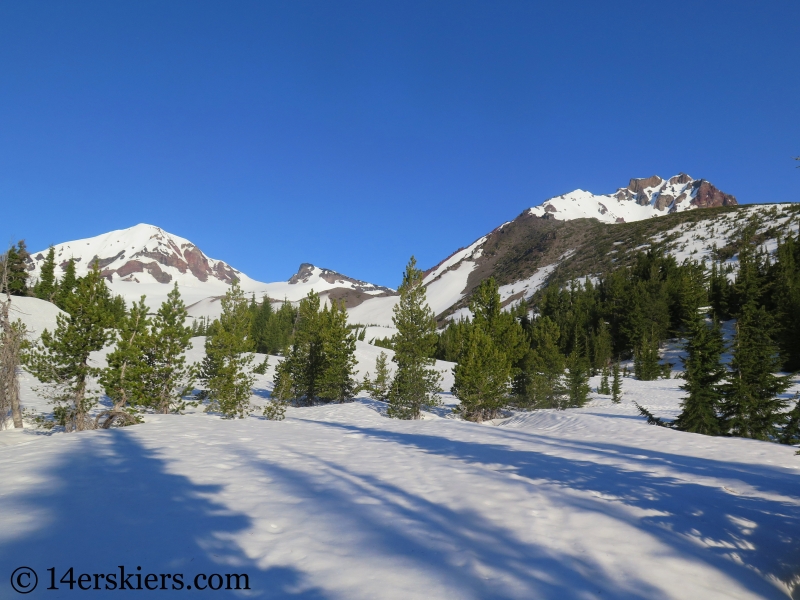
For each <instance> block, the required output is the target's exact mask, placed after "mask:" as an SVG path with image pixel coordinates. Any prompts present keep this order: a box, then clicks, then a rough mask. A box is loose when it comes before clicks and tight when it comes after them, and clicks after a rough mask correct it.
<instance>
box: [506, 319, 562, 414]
mask: <svg viewBox="0 0 800 600" xmlns="http://www.w3.org/2000/svg"><path fill="white" fill-rule="evenodd" d="M559 337H560V332H559V327H558V324H557V323H556V322H555V321H553V320H552V319H550V318H549V317H547V316H543V317H539V318H538V319H536V320H535V321H534V323H533V325H532V327H531V344H532V348H531V349H530V350H529V351H528V353H527V355H526V356H525V359H524V360H523V364H522V372H521V374H520V375H519V376H518V377H517V378H516V379H515V382H514V394H515V396H516V402H517V404H518V405H519V406H520V407H522V408H564V407H566V405H567V402H568V391H567V389H566V387H565V384H564V372H565V368H566V358H565V357H564V355H563V354H562V353H561V351H560V350H559Z"/></svg>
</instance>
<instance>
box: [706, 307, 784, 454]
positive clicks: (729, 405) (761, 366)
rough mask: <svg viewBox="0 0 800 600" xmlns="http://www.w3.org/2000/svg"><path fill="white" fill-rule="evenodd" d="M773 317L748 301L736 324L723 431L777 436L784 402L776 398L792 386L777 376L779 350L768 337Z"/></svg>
mask: <svg viewBox="0 0 800 600" xmlns="http://www.w3.org/2000/svg"><path fill="white" fill-rule="evenodd" d="M772 329H773V323H772V319H771V318H770V315H769V314H768V313H767V311H766V310H765V308H764V307H763V306H762V307H756V306H755V301H750V302H748V303H747V304H745V306H744V307H743V308H742V312H741V314H740V316H739V319H738V321H737V324H736V335H735V337H734V341H733V348H732V350H733V358H732V360H731V365H730V366H731V373H730V375H729V378H728V383H727V384H726V385H725V386H724V387H723V401H722V417H723V422H724V426H723V433H730V434H731V435H734V436H738V437H748V438H754V439H757V440H772V439H775V438H777V437H778V436H779V434H780V431H779V427H780V425H782V424H783V421H784V419H785V415H784V414H783V410H784V408H785V406H786V401H785V400H782V399H781V398H778V397H777V396H778V395H779V394H782V393H783V392H785V391H786V390H787V389H788V388H789V386H790V385H791V377H790V376H779V375H775V373H776V372H777V371H778V370H779V369H780V357H779V355H778V349H777V346H776V345H775V343H774V342H773V340H772V339H771V337H770V333H771V331H772Z"/></svg>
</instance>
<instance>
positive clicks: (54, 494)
mask: <svg viewBox="0 0 800 600" xmlns="http://www.w3.org/2000/svg"><path fill="white" fill-rule="evenodd" d="M69 435H70V437H71V439H69V440H68V441H69V442H70V443H68V444H67V443H63V445H62V448H63V454H61V456H60V457H59V459H58V460H57V461H55V464H52V465H50V466H49V467H47V468H46V469H43V470H42V471H41V472H36V473H35V475H34V476H35V477H36V479H37V480H41V482H40V483H38V484H36V485H35V486H32V487H29V488H27V489H26V490H25V492H23V493H13V492H12V493H8V492H7V488H6V490H4V491H6V493H5V494H0V514H2V515H3V519H4V521H5V522H6V523H8V522H10V520H11V519H17V520H23V522H24V521H25V520H28V519H30V523H29V524H28V526H27V527H26V528H25V529H26V531H25V532H24V533H20V534H19V535H10V534H9V533H8V530H7V528H4V529H6V531H5V532H3V533H4V535H0V576H2V579H0V597H10V596H11V595H12V592H11V588H10V586H9V580H8V576H9V575H10V574H11V572H12V571H13V570H14V569H15V568H17V567H19V566H22V565H26V566H29V567H31V568H33V569H34V570H35V571H36V572H37V573H38V576H39V585H38V587H37V589H36V590H35V591H34V592H33V593H31V594H30V595H28V596H26V597H27V598H39V597H44V598H51V597H62V596H70V597H71V595H72V593H78V592H77V591H75V592H69V590H68V588H69V586H68V585H65V584H61V583H57V586H58V587H59V590H60V594H59V592H55V593H54V592H53V591H52V590H50V591H47V590H45V588H46V587H47V586H48V585H49V574H48V572H47V569H48V568H50V567H55V569H56V573H57V577H56V579H57V580H58V579H60V578H61V576H62V574H63V573H65V572H66V570H67V569H68V568H69V567H74V573H75V577H76V578H77V576H78V575H79V574H81V573H90V574H93V573H117V574H118V573H119V565H124V566H125V571H126V574H127V573H130V572H134V573H136V572H137V571H136V569H137V567H139V566H141V568H142V570H141V573H156V574H160V573H171V574H172V573H183V575H184V577H183V579H184V584H191V583H192V580H193V578H194V576H195V575H197V574H200V573H203V574H207V575H210V574H213V573H219V574H223V575H224V574H226V573H247V574H248V575H249V577H250V587H251V591H250V592H245V591H239V592H236V591H226V590H225V589H224V586H223V589H221V590H219V591H214V592H211V595H213V596H214V597H215V598H217V597H218V598H226V597H236V598H274V599H289V598H291V599H307V600H322V599H323V598H324V597H325V596H324V594H323V593H322V592H321V591H320V590H319V589H318V588H314V587H312V586H310V585H309V584H308V583H307V582H306V581H305V576H304V574H303V573H302V571H300V570H298V569H295V568H292V567H286V566H275V567H268V568H262V567H259V566H258V565H257V564H256V562H255V561H254V560H252V559H251V558H249V557H248V556H246V555H245V553H244V552H243V551H242V550H241V548H240V547H239V546H238V545H237V543H236V542H235V540H234V536H235V535H236V534H240V533H242V532H244V531H246V530H247V529H249V528H250V527H251V525H252V523H251V519H250V517H249V516H247V515H245V514H241V513H236V512H232V511H230V510H229V509H228V508H227V507H225V506H224V505H222V504H219V503H217V502H215V501H214V500H213V499H211V497H212V496H213V495H214V494H216V493H219V492H220V491H221V489H222V487H223V486H218V485H199V484H196V483H193V482H192V481H191V480H190V479H188V478H187V477H184V476H182V475H175V474H172V473H170V472H169V470H168V468H167V463H166V462H165V461H164V460H162V459H160V458H158V457H157V456H156V454H155V453H154V452H153V451H151V450H149V449H147V448H145V447H144V446H142V445H141V444H140V443H139V442H138V441H137V440H136V437H135V434H134V433H133V432H132V431H130V430H127V429H116V430H111V431H108V432H86V433H79V434H69ZM53 441H54V442H56V440H53ZM63 441H67V440H63ZM9 450H11V449H9ZM129 581H131V580H129ZM100 582H101V583H100V587H101V590H100V591H96V590H92V591H90V592H86V593H88V594H89V595H92V596H94V597H117V596H118V595H119V591H120V590H119V589H116V590H113V591H112V590H109V591H106V590H104V589H102V588H103V583H102V580H100ZM170 587H171V585H170V584H169V583H168V584H167V588H170ZM75 589H76V590H77V585H76V587H75ZM126 591H128V593H130V591H129V590H126ZM192 591H193V592H194V591H195V590H192ZM186 592H187V590H186V589H184V590H181V591H177V590H176V591H173V590H171V589H168V590H167V591H154V592H152V593H154V594H156V595H158V596H159V597H173V596H177V597H186ZM208 592H209V590H206V593H208ZM13 595H16V594H13ZM134 595H135V594H134Z"/></svg>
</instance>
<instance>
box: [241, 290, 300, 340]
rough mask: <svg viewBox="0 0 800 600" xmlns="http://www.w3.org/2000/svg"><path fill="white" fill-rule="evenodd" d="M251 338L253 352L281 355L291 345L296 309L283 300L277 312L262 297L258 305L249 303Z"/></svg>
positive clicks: (270, 303)
mask: <svg viewBox="0 0 800 600" xmlns="http://www.w3.org/2000/svg"><path fill="white" fill-rule="evenodd" d="M250 312H251V314H252V319H253V320H252V326H251V333H250V335H251V337H252V339H253V343H254V344H255V351H256V352H260V353H262V354H282V353H283V351H284V350H285V349H287V348H288V347H289V346H291V345H292V332H293V330H294V326H295V321H296V320H297V309H296V308H294V307H293V306H292V303H291V302H289V301H288V300H285V301H284V302H283V304H281V307H280V308H279V309H278V310H275V309H274V307H273V306H272V301H271V300H270V299H269V298H268V297H267V296H264V298H262V300H261V303H260V304H256V303H255V301H254V300H253V301H251V304H250Z"/></svg>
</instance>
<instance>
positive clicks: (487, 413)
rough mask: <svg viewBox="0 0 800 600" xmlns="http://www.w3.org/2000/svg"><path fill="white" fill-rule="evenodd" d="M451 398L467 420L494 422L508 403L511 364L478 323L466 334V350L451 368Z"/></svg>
mask: <svg viewBox="0 0 800 600" xmlns="http://www.w3.org/2000/svg"><path fill="white" fill-rule="evenodd" d="M453 373H454V375H455V382H454V384H453V387H452V392H453V395H454V396H455V397H456V398H458V399H459V400H460V401H461V405H460V406H459V412H460V413H461V415H462V416H463V417H464V418H465V419H466V420H468V421H475V422H477V423H480V422H482V421H484V420H489V419H494V418H496V417H497V416H498V415H499V414H500V410H501V409H502V408H503V407H504V406H505V405H506V404H507V403H508V396H509V393H510V391H511V361H510V360H509V358H508V356H507V355H506V353H505V352H503V351H502V350H500V348H498V347H497V346H496V345H495V341H494V339H492V336H491V335H490V334H489V332H488V331H486V328H485V327H484V326H482V325H480V324H473V327H472V328H471V329H470V331H469V337H468V341H467V349H466V352H464V353H463V354H462V356H461V358H460V360H459V362H458V364H456V366H455V367H454V369H453Z"/></svg>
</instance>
